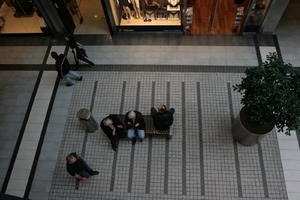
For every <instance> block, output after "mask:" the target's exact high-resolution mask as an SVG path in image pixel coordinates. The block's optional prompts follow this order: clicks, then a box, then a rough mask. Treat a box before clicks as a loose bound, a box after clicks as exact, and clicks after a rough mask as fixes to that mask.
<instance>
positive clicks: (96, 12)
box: [66, 0, 110, 35]
mask: <svg viewBox="0 0 300 200" xmlns="http://www.w3.org/2000/svg"><path fill="white" fill-rule="evenodd" d="M66 5H67V8H68V10H69V12H70V14H71V15H72V17H73V21H74V23H75V25H76V29H75V34H97V35H99V34H100V35H101V34H110V33H109V29H108V26H107V22H106V19H105V15H104V11H103V8H102V5H101V1H100V0H66Z"/></svg>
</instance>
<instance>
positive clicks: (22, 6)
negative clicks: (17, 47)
mask: <svg viewBox="0 0 300 200" xmlns="http://www.w3.org/2000/svg"><path fill="white" fill-rule="evenodd" d="M45 28H46V24H45V22H44V20H43V18H42V16H41V15H40V14H39V13H38V12H36V10H35V9H34V5H33V2H32V1H30V0H0V33H2V34H3V33H4V34H20V33H31V34H32V33H42V32H43V31H46V30H45Z"/></svg>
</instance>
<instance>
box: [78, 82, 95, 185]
mask: <svg viewBox="0 0 300 200" xmlns="http://www.w3.org/2000/svg"><path fill="white" fill-rule="evenodd" d="M97 86H98V81H95V82H94V87H93V94H92V99H91V103H90V112H91V113H93V108H94V103H95V97H96V92H97ZM88 134H89V133H88V131H87V130H86V131H85V133H84V138H83V143H82V147H81V154H80V156H82V157H84V155H85V149H86V143H87V138H88ZM78 189H79V180H78V179H76V183H75V190H78Z"/></svg>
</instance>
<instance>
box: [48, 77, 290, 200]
mask: <svg viewBox="0 0 300 200" xmlns="http://www.w3.org/2000/svg"><path fill="white" fill-rule="evenodd" d="M242 75H243V74H237V73H235V74H230V73H223V74H222V73H176V72H173V73H171V72H170V73H155V72H153V73H150V72H139V73H138V72H136V73H130V72H123V73H122V74H120V73H118V72H88V73H83V76H84V77H89V78H88V80H85V81H83V82H82V83H80V84H77V85H76V86H74V90H73V96H72V99H71V105H70V108H69V113H68V117H67V122H66V125H65V130H64V136H63V140H62V144H61V147H60V151H59V152H60V153H59V158H58V162H57V165H56V170H55V173H54V179H53V182H52V187H51V190H50V198H49V199H63V198H64V197H66V196H69V197H71V198H72V199H82V198H89V199H93V198H94V199H99V198H100V197H102V198H104V199H105V198H108V199H109V198H112V199H118V198H122V199H123V197H124V199H127V198H128V199H131V198H133V197H140V198H142V197H144V198H156V199H164V198H173V197H174V196H178V198H181V199H194V198H195V199H197V198H199V197H200V196H201V180H202V179H203V181H204V184H205V185H204V187H205V188H204V189H202V190H203V193H204V195H203V196H204V197H205V199H238V198H239V190H241V191H240V195H241V197H245V198H259V199H264V198H266V199H287V193H286V192H285V183H284V177H283V169H282V166H281V160H280V155H279V148H278V143H277V138H276V135H275V134H274V132H273V133H271V134H270V135H268V136H267V137H266V138H265V140H263V142H262V143H261V146H254V147H243V146H240V145H237V151H235V150H234V146H235V144H234V143H233V142H232V136H231V128H230V127H231V120H230V117H231V114H230V113H231V110H230V108H231V107H232V109H233V110H232V112H233V113H234V115H235V116H236V115H237V112H238V110H239V109H240V104H239V96H238V95H237V94H236V93H235V92H233V91H232V90H231V85H232V84H235V83H237V82H238V81H239V80H240V78H241V76H242ZM95 81H98V82H97V90H96V96H95V99H94V109H93V115H94V116H95V117H96V119H97V120H100V119H102V118H103V117H105V116H106V115H108V114H109V113H118V111H119V109H120V106H121V105H120V102H121V103H123V106H122V107H123V109H124V110H123V112H124V113H125V112H126V111H128V110H131V109H134V108H138V109H139V110H140V111H141V112H142V113H144V114H149V109H150V106H151V104H152V103H151V99H152V95H154V96H153V98H154V103H155V105H156V104H158V103H165V102H166V99H167V98H170V105H171V106H172V107H175V108H176V114H175V123H174V126H173V127H172V130H171V131H172V132H173V134H174V137H173V138H172V139H171V140H170V141H169V142H168V145H169V148H168V152H167V153H166V152H165V145H166V142H165V140H164V139H158V138H153V139H152V143H151V147H150V143H149V140H147V139H146V140H145V141H144V142H143V143H139V144H137V145H136V146H135V149H133V148H132V146H131V144H130V143H129V142H128V141H122V142H121V143H120V148H119V150H118V156H117V160H116V163H117V164H116V171H115V172H112V168H113V167H112V165H113V158H114V153H113V151H112V150H111V148H110V144H109V142H108V139H107V138H106V136H105V135H104V134H103V133H102V131H97V132H96V133H91V134H88V139H87V143H86V149H85V151H84V152H85V156H84V157H85V159H86V160H87V161H88V162H89V163H90V165H91V167H93V168H95V169H98V170H99V171H100V175H99V176H96V177H94V178H92V179H91V180H89V181H86V182H82V183H80V184H79V189H78V190H76V191H75V192H73V191H74V189H75V180H74V179H73V178H72V177H70V176H69V175H68V174H67V173H66V172H65V169H64V168H65V155H67V153H69V152H74V151H75V152H78V153H80V152H82V145H83V141H84V140H83V138H84V130H82V128H81V127H80V124H79V121H78V120H77V118H76V113H77V111H78V110H79V109H80V108H83V107H89V106H90V102H91V98H92V93H93V87H94V84H95ZM124 81H126V92H125V94H124V95H125V100H124V102H122V101H121V97H122V94H121V93H122V87H123V84H124V83H123V82H124ZM153 82H155V88H154V90H155V92H151V91H153V84H152V83H153ZM108 83H109V84H108ZM197 83H198V84H199V86H197ZM168 84H169V90H170V92H169V93H168V92H167V85H168ZM228 87H229V92H228ZM197 90H198V91H197ZM138 91H139V92H138ZM197 93H198V94H199V96H200V99H198V98H197ZM167 95H169V97H168V96H167ZM230 96H232V98H230ZM136 99H138V101H137V100H136ZM231 103H232V105H231ZM198 106H200V110H201V112H200V113H199V110H198V109H197V108H198ZM199 116H201V118H202V122H201V123H202V125H201V127H199V118H198V117H199ZM199 137H201V138H202V139H201V140H200V138H199ZM199 146H203V151H200V150H199ZM149 148H151V149H150V150H149ZM260 148H261V149H260ZM132 152H133V155H134V159H132V157H131V156H132ZM149 152H151V157H149ZM201 155H202V156H201ZM235 155H237V159H238V162H236V160H235ZM166 156H167V157H166ZM269 158H272V159H269ZM149 159H151V161H150V166H149V161H148V160H149ZM166 159H167V160H168V161H167V162H168V174H167V180H164V179H165V172H166V165H165V160H166ZM261 159H262V160H263V161H262V162H261ZM147 163H148V165H147ZM237 165H239V169H237ZM201 166H203V170H204V173H203V174H202V173H201V170H200V168H201ZM149 167H150V168H149ZM148 168H149V169H148ZM131 169H133V171H132V173H130V170H131ZM270 169H272V170H270ZM148 170H149V172H150V176H147V172H148ZM114 173H115V174H114ZM112 176H114V186H113V188H112V189H113V191H110V189H111V188H110V187H111V180H112ZM148 179H150V180H149V181H150V183H149V184H148V185H147V184H146V182H147V180H148ZM165 181H167V182H168V186H167V193H166V192H165V191H164V182H165ZM264 183H265V184H264ZM147 187H149V189H148V188H147ZM147 190H148V191H149V194H146V191H147ZM86 191H88V192H89V195H87V194H86ZM216 191H218V192H216ZM71 193H72V194H71ZM128 193H129V194H128ZM126 195H128V197H126Z"/></svg>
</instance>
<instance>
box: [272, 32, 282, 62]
mask: <svg viewBox="0 0 300 200" xmlns="http://www.w3.org/2000/svg"><path fill="white" fill-rule="evenodd" d="M273 40H274V44H275V48H276V52H277V54H278V56H279V58H280V59H281V60H283V57H282V53H281V50H280V45H279V41H278V37H277V35H273Z"/></svg>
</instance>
